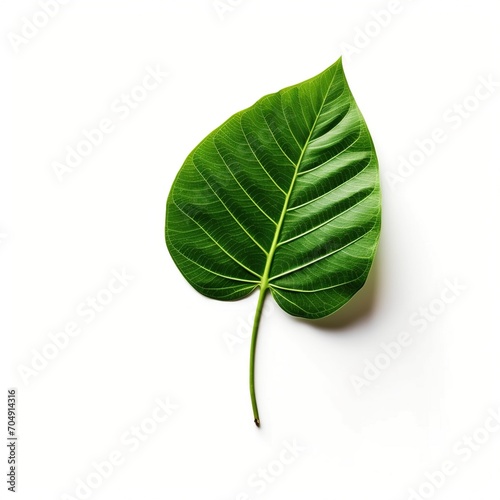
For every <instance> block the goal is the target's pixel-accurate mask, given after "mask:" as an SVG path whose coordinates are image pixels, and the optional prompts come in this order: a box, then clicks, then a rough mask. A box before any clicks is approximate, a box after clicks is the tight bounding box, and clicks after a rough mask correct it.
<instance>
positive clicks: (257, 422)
mask: <svg viewBox="0 0 500 500" xmlns="http://www.w3.org/2000/svg"><path fill="white" fill-rule="evenodd" d="M266 292H267V284H266V285H261V287H260V293H259V300H258V302H257V309H256V311H255V318H254V321H253V329H252V343H251V346H250V398H251V399H252V409H253V416H254V422H255V425H256V426H257V427H260V418H259V409H258V407H257V398H256V397H255V347H256V346H257V334H258V331H259V324H260V317H261V316H262V308H263V307H264V300H265V298H266Z"/></svg>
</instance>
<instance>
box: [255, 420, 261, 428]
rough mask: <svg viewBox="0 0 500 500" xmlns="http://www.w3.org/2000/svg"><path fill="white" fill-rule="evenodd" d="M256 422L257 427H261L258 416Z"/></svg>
mask: <svg viewBox="0 0 500 500" xmlns="http://www.w3.org/2000/svg"><path fill="white" fill-rule="evenodd" d="M254 422H255V425H256V426H257V427H260V420H259V419H258V418H256V419H255V420H254Z"/></svg>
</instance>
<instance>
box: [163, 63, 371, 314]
mask: <svg viewBox="0 0 500 500" xmlns="http://www.w3.org/2000/svg"><path fill="white" fill-rule="evenodd" d="M193 193H195V194H196V199H193ZM189 219H191V222H188V221H189ZM193 224H194V226H197V227H194V226H193ZM183 231H186V232H187V234H188V238H184V236H183ZM379 232H380V188H379V181H378V162H377V158H376V153H375V148H374V145H373V142H372V140H371V137H370V134H369V131H368V128H367V127H366V124H365V122H364V119H363V117H362V115H361V113H360V112H359V109H358V107H357V105H356V102H355V100H354V97H353V96H352V93H351V92H350V89H349V86H348V84H347V81H346V79H345V75H344V72H343V68H342V63H341V60H339V61H337V62H336V63H335V64H333V65H332V66H331V67H330V68H328V69H327V70H325V71H324V72H323V73H321V74H320V75H318V76H316V77H314V78H311V79H309V80H307V81H305V82H303V83H301V84H297V85H294V86H291V87H288V88H286V89H283V90H281V91H279V92H277V93H275V94H271V95H268V96H265V97H263V98H262V99H260V100H259V101H257V102H256V103H255V104H254V105H253V106H252V107H250V108H247V109H246V110H243V111H240V112H239V113H236V114H235V115H233V116H232V117H231V118H230V119H229V120H227V121H226V122H225V123H224V124H222V125H221V126H220V127H219V128H218V129H216V130H215V131H214V132H212V133H211V134H209V135H208V136H207V137H206V138H205V139H204V140H203V141H202V142H201V143H200V144H199V145H198V146H197V147H196V148H195V149H194V150H193V152H192V153H191V154H190V155H189V156H188V159H187V160H186V162H185V163H184V165H183V167H182V168H181V170H180V172H179V174H178V176H177V178H176V180H175V181H174V185H173V187H172V190H171V192H170V194H169V198H168V200H167V219H166V241H167V246H168V248H169V250H170V252H171V254H172V257H173V258H174V261H175V262H176V264H177V266H178V267H179V269H180V270H181V272H182V273H183V274H184V276H185V277H186V279H187V280H188V281H189V282H190V283H191V284H192V285H193V286H194V287H195V288H196V289H197V290H198V291H200V292H201V293H203V294H204V295H207V296H209V297H212V298H216V299H219V300H233V299H234V298H242V297H244V296H246V295H248V294H249V293H251V292H252V291H253V290H254V289H255V287H256V286H257V285H260V286H261V287H269V288H270V290H271V294H272V295H273V297H274V299H275V300H276V302H277V303H278V304H279V305H280V307H281V308H282V309H284V310H285V311H287V312H288V313H290V314H292V315H296V316H302V317H307V318H319V317H322V316H325V315H328V314H331V313H332V312H334V311H335V310H337V309H338V308H339V307H341V306H342V305H343V304H344V303H345V302H347V301H348V300H349V299H350V298H351V297H352V296H353V295H354V294H355V293H356V292H357V291H358V290H359V288H361V287H362V286H363V284H364V282H365V280H366V277H367V275H368V272H369V269H370V267H371V263H372V261H373V257H374V254H375V251H376V247H377V243H378V237H379ZM217 249H218V251H217ZM197 266H198V267H197ZM214 273H216V274H214ZM215 276H217V277H215Z"/></svg>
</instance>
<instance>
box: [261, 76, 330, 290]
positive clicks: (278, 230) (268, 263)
mask: <svg viewBox="0 0 500 500" xmlns="http://www.w3.org/2000/svg"><path fill="white" fill-rule="evenodd" d="M336 73H337V72H335V74H336ZM334 79H335V75H333V77H332V79H331V80H330V84H329V85H328V88H327V89H326V92H325V97H324V98H323V102H322V103H321V106H320V108H319V110H318V112H317V114H316V118H315V119H314V123H313V124H312V127H311V130H310V132H309V136H308V137H307V139H306V142H305V144H304V147H303V148H302V151H301V152H300V157H299V159H298V161H297V163H296V164H295V172H294V173H293V178H292V182H291V183H290V188H289V189H288V193H287V194H286V198H285V203H284V204H283V210H282V211H281V215H280V218H279V221H278V224H277V226H276V231H275V233H274V239H273V242H272V244H271V248H270V249H269V254H268V256H267V260H266V266H265V268H264V273H263V274H262V278H261V281H260V293H261V294H264V293H265V290H266V289H267V288H268V286H269V272H270V271H271V265H272V263H273V257H274V254H275V253H276V249H277V248H278V240H279V237H280V234H281V228H282V227H283V222H284V221H285V216H286V213H287V210H288V205H289V204H290V198H291V195H292V191H293V188H294V186H295V181H296V180H297V176H298V172H299V168H300V165H301V163H302V160H303V158H304V155H305V153H306V150H307V148H308V146H309V143H310V142H311V137H312V135H313V133H314V130H315V128H316V125H317V123H318V120H319V117H320V116H321V112H322V111H323V108H324V106H325V102H326V99H327V97H328V94H329V92H330V88H331V86H332V83H333V80H334Z"/></svg>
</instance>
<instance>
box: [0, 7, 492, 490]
mask: <svg viewBox="0 0 500 500" xmlns="http://www.w3.org/2000/svg"><path fill="white" fill-rule="evenodd" d="M227 3H228V5H229V2H227ZM233 3H234V4H235V6H234V7H231V8H230V9H228V10H227V11H226V12H224V13H223V15H222V18H221V16H219V15H218V13H217V11H216V9H215V8H214V5H213V4H212V1H211V0H196V1H194V0H191V1H189V2H188V1H184V2H181V1H180V0H179V1H173V0H114V1H113V0H85V1H74V2H70V3H69V4H68V5H65V6H61V7H60V10H59V12H58V13H57V14H56V15H55V16H54V17H53V18H52V19H50V21H49V22H48V23H47V25H46V26H44V27H42V28H40V29H39V32H38V33H37V34H36V35H35V36H33V37H32V38H31V39H30V40H27V43H25V44H22V45H21V46H19V47H18V48H19V50H17V51H16V50H15V47H14V45H15V44H13V43H12V39H13V38H12V34H17V35H20V34H21V30H22V28H23V25H24V23H25V21H23V17H26V18H27V19H28V20H29V19H32V18H33V16H34V15H35V14H36V13H37V12H39V11H40V6H39V4H38V3H37V2H35V1H31V0H15V1H14V0H2V3H1V8H0V29H1V37H2V38H1V39H2V42H1V47H0V50H1V57H2V68H3V71H2V78H1V81H0V85H1V100H2V108H1V109H2V112H1V121H2V129H1V134H2V151H1V154H2V155H3V157H2V159H1V180H0V186H1V194H0V204H1V207H0V208H1V212H0V234H1V235H2V236H1V239H0V258H1V264H0V265H1V294H2V295H1V300H2V306H3V307H2V315H1V322H2V342H3V343H4V347H3V348H2V356H3V357H4V359H3V361H2V377H3V380H4V383H3V384H2V387H3V389H2V391H4V392H5V394H4V396H2V397H1V398H0V406H1V407H2V409H1V411H0V414H1V415H4V416H3V417H2V419H4V420H3V421H2V422H0V426H1V428H2V429H4V430H3V431H2V433H1V434H2V436H3V435H4V434H5V426H6V418H5V413H6V389H7V387H17V389H18V412H19V414H18V433H19V436H20V441H19V447H18V454H19V456H18V458H19V468H18V496H17V498H20V499H23V500H24V499H29V500H32V499H34V498H37V499H54V500H56V499H60V498H69V497H64V496H63V495H64V494H68V495H72V496H73V498H82V497H81V495H80V497H78V496H76V493H75V488H76V485H77V480H78V479H81V480H86V478H87V477H88V475H89V474H91V473H92V471H93V468H92V462H94V461H97V462H99V461H103V460H106V459H107V457H108V456H109V454H110V453H112V452H113V451H119V452H120V453H122V455H123V457H124V463H123V464H122V465H120V466H117V467H116V468H115V470H114V471H113V473H112V474H111V475H110V477H108V478H106V479H104V481H103V482H102V485H101V486H100V487H98V488H97V489H94V490H92V494H91V498H103V499H110V500H112V499H120V500H128V499H136V498H141V499H144V500H156V499H160V498H161V499H164V498H175V499H186V500H187V499H194V498H204V499H218V500H220V499H228V500H233V499H238V498H240V500H243V499H245V498H247V497H245V495H242V493H246V494H247V495H248V497H250V498H263V499H264V498H269V499H295V498H297V499H299V498H300V499H303V498H314V499H317V500H327V499H329V500H332V499H342V500H361V499H363V500H364V499H366V498H370V499H371V500H375V499H381V500H382V499H383V500H391V499H394V500H399V499H400V500H404V499H407V498H409V497H410V493H409V490H410V489H411V488H414V489H416V490H418V488H420V487H421V486H422V485H423V484H424V483H425V481H426V476H425V474H426V473H432V472H434V471H436V470H438V469H439V468H440V467H441V465H442V463H443V462H444V461H446V460H449V461H451V462H453V463H454V464H455V466H456V472H455V474H453V475H452V476H450V477H446V479H445V481H444V485H443V486H442V487H441V488H439V489H436V491H435V492H434V493H432V491H431V492H430V493H429V490H426V489H425V487H424V489H423V490H422V491H423V492H424V493H425V494H427V493H428V496H427V498H430V497H435V498H440V499H453V500H461V499H464V500H465V499H467V500H469V499H470V498H474V499H476V500H483V499H484V500H486V499H487V500H490V499H492V498H498V495H499V494H500V476H499V475H498V470H499V467H500V432H490V433H489V435H488V436H486V438H487V439H488V442H487V443H486V444H484V445H482V446H480V447H478V448H479V449H477V450H475V451H473V452H471V457H470V460H465V459H466V458H468V457H466V456H465V455H466V451H463V450H464V447H465V445H463V444H462V445H461V444H460V441H461V440H462V439H463V436H464V435H467V434H468V435H473V434H474V432H479V433H478V434H477V436H480V438H481V439H483V438H484V439H486V438H485V435H484V432H482V431H480V430H479V431H478V429H480V428H481V427H482V426H483V424H484V422H485V421H486V419H487V417H488V412H489V411H498V409H499V405H500V397H499V390H498V389H499V380H500V368H499V362H498V359H499V348H500V337H499V336H498V319H497V311H498V309H499V306H498V282H499V278H500V276H499V265H498V255H499V250H500V248H499V241H498V237H497V231H498V222H497V220H498V213H499V208H500V207H499V205H500V203H499V197H498V185H499V184H498V183H499V180H500V178H499V160H500V158H499V156H500V155H499V153H498V148H497V144H498V137H499V132H500V121H499V111H500V100H499V97H498V94H500V88H498V87H497V88H496V89H494V91H493V92H492V94H491V96H490V97H488V98H486V99H485V100H484V101H481V102H480V103H479V105H478V106H477V109H475V110H473V111H472V112H471V113H470V116H468V117H467V118H464V119H463V120H460V121H458V120H455V121H453V120H451V118H450V117H451V116H453V113H455V112H454V111H452V115H450V111H449V110H450V109H452V108H453V106H455V105H461V103H462V102H463V101H464V100H466V99H468V98H469V97H470V96H473V95H474V92H475V90H476V87H477V86H478V84H479V82H480V80H479V79H480V78H485V79H488V78H491V77H493V79H494V80H495V81H497V82H498V81H500V67H499V58H498V54H499V53H500V31H499V30H498V22H499V19H500V4H499V3H498V2H497V1H493V0H459V1H457V0H453V1H452V0H447V1H445V0H440V1H439V2H436V1H430V0H413V1H401V7H400V12H398V13H396V14H394V15H392V17H391V20H390V23H389V24H388V25H387V26H385V27H382V28H380V25H378V28H377V25H374V24H373V22H372V21H373V14H372V11H375V12H378V11H380V10H382V9H387V8H388V5H389V2H388V1H383V0H382V1H356V2H345V1H342V2H341V1H340V0H334V1H332V0H331V1H326V0H325V1H319V0H318V1H312V0H307V1H306V0H293V1H290V0H288V1H284V0H282V1H278V0H243V1H240V2H239V4H238V2H237V1H234V0H233ZM236 4H238V5H236ZM369 23H371V24H369ZM367 25H368V27H369V28H368V29H369V30H370V29H371V35H370V36H369V38H368V42H366V40H365V45H366V46H365V47H364V48H362V49H360V48H359V45H360V44H362V40H361V38H362V37H361V35H360V30H365V28H366V27H367ZM9 36H10V38H9ZM14 39H15V37H14ZM355 43H357V45H355ZM346 44H351V49H353V48H356V47H357V48H356V51H357V52H358V53H353V51H352V50H349V47H348V45H346ZM358 49H359V50H358ZM342 53H343V54H344V67H345V72H346V75H347V78H348V80H349V83H350V86H351V89H352V91H353V93H354V95H355V98H356V100H357V102H358V104H359V106H360V108H361V110H362V112H363V114H364V116H365V119H366V121H367V123H368V126H369V127H370V130H371V132H372V135H373V138H374V141H375V144H376V146H377V150H378V154H379V161H380V170H381V180H382V188H383V232H382V237H381V242H380V247H379V252H378V254H377V258H376V262H375V264H374V268H373V270H372V273H371V275H370V278H369V280H368V283H367V285H366V287H365V288H364V289H363V291H362V292H360V293H359V294H358V295H357V296H356V297H355V298H354V299H353V300H352V302H351V303H350V304H349V305H347V306H346V307H345V308H344V309H342V310H341V311H339V312H338V314H336V315H334V316H333V317H331V318H328V319H326V320H322V321H318V322H309V321H302V320H297V319H294V318H292V317H289V316H288V315H287V314H286V313H284V312H283V311H281V310H280V309H279V308H278V307H277V306H276V305H275V306H274V307H271V308H270V313H269V314H268V315H267V317H265V318H264V319H263V322H262V325H261V329H260V335H259V345H258V353H257V392H258V400H259V403H260V413H261V420H262V427H261V429H257V428H256V427H255V426H254V424H253V422H252V420H253V418H252V413H251V406H250V399H249V395H248V386H247V372H248V354H249V340H248V339H245V338H243V339H242V338H240V337H237V335H238V332H239V333H240V335H241V334H242V333H244V332H245V329H246V328H248V324H247V318H248V317H249V316H251V315H252V314H253V308H254V305H255V297H252V298H249V299H247V300H244V301H240V302H235V303H225V302H216V301H212V300H209V299H206V298H204V297H202V296H201V295H199V294H198V293H196V292H195V291H194V290H193V289H192V288H191V287H190V286H189V285H188V283H187V282H186V281H185V280H184V279H183V277H182V276H181V274H180V273H179V272H178V270H177V269H176V267H175V265H174V263H173V261H172V260H171V258H170V256H169V254H168V252H167V250H166V247H165V244H164V229H163V227H164V215H165V214H164V210H165V200H166V197H167V194H168V191H169V188H170V186H171V184H172V181H173V179H174V176H175V175H176V173H177V171H178V169H179V168H180V166H181V164H182V162H183V160H184V158H185V157H186V156H187V154H188V153H189V151H190V150H191V149H192V148H193V147H194V146H195V145H196V144H197V143H198V142H199V141H200V140H201V139H202V138H203V137H204V136H205V135H206V134H208V133H209V132H210V131H211V130H213V129H214V128H215V127H216V126H218V125H219V124H220V123H221V122H222V121H224V120H225V119H226V118H228V117H229V116H230V115H231V114H233V113H234V112H236V111H238V110H240V109H242V108H244V107H246V106H249V105H251V104H253V103H254V102H255V101H256V100H257V99H258V98H260V97H261V96H263V95H264V94H266V93H269V92H273V91H276V90H279V89H280V88H283V87H285V86H288V85H291V84H294V83H297V82H300V81H302V80H304V79H307V78H309V77H311V76H313V75H316V74H317V73H319V72H321V71H322V70H323V69H325V68H326V67H327V66H329V65H330V64H332V63H333V62H334V61H335V60H336V59H337V58H338V57H339V56H340V55H342ZM148 66H149V67H151V68H154V67H156V66H159V67H160V68H161V69H162V70H168V72H169V76H168V77H166V78H164V81H163V82H162V83H161V84H159V85H158V87H157V88H156V89H155V90H151V91H150V92H148V94H147V98H146V99H145V100H144V101H143V102H141V103H140V104H139V105H138V106H137V108H136V109H134V110H132V112H131V113H130V116H128V117H127V118H126V119H122V118H123V117H122V116H121V115H120V114H119V113H117V112H116V111H114V110H113V108H112V106H113V102H114V101H115V100H116V99H120V98H121V97H120V96H121V94H122V93H130V91H131V90H132V89H133V88H134V87H135V86H136V85H137V84H140V82H141V81H142V79H143V78H144V76H145V75H146V68H147V67H148ZM467 102H468V105H469V107H474V99H469V100H468V101H467ZM447 113H448V114H447ZM455 116H456V115H455ZM106 117H108V118H110V119H111V120H112V121H113V123H114V124H115V129H114V130H113V132H111V133H109V134H107V135H106V136H105V138H104V140H103V142H102V144H101V145H99V146H98V147H95V148H94V150H93V151H92V152H91V154H89V155H88V156H87V157H86V158H85V159H84V160H83V161H82V162H81V164H80V165H78V166H77V167H75V168H74V171H72V172H71V173H67V174H65V175H64V176H63V179H62V182H60V181H59V180H58V178H57V176H56V174H55V172H54V169H53V164H54V162H64V159H65V155H66V152H67V147H68V146H71V147H75V146H76V145H77V144H78V143H79V141H81V140H82V139H83V131H84V129H86V130H90V129H92V128H95V127H97V126H98V124H99V122H100V120H101V119H103V118H106ZM446 117H448V118H446ZM435 128H442V129H443V130H444V132H445V133H446V140H445V141H444V142H443V143H442V144H439V145H438V146H436V148H435V151H433V152H432V154H430V155H429V157H426V158H425V161H422V162H421V164H420V165H418V166H417V167H416V168H415V169H414V172H410V173H408V172H406V175H407V176H406V177H405V178H404V180H403V182H400V183H397V185H395V186H392V185H391V184H394V183H391V182H389V177H388V175H389V174H390V173H391V172H392V173H397V172H398V165H399V164H400V156H403V157H406V158H408V157H409V155H410V154H411V152H412V151H413V150H415V149H416V147H417V146H416V144H415V141H416V140H423V139H426V138H429V137H431V135H432V133H433V130H434V129H435ZM415 157H416V158H418V154H417V156H415ZM122 269H125V270H126V272H127V273H128V274H129V275H131V276H133V279H132V280H131V281H130V283H129V285H128V286H127V287H126V288H125V289H124V291H123V292H122V293H117V294H115V295H114V296H113V300H112V302H111V303H110V304H109V305H107V306H106V307H105V308H104V310H103V311H102V312H99V313H98V314H97V315H96V317H95V319H94V321H92V322H90V323H89V324H87V323H86V320H85V317H83V316H81V315H78V313H77V308H78V307H79V304H80V303H82V301H83V302H85V301H86V300H87V298H88V297H91V296H95V295H96V294H98V293H99V292H100V291H101V290H102V289H103V288H105V287H106V285H107V283H108V281H109V280H110V278H111V277H112V274H111V273H112V271H113V270H116V271H120V272H121V270H122ZM447 279H449V280H451V281H454V280H458V282H459V283H460V284H462V285H463V286H464V287H466V290H464V291H462V292H461V293H460V295H459V296H458V297H455V300H454V302H453V303H450V304H445V305H444V303H443V302H440V296H441V293H442V291H443V289H444V288H445V287H446V280H447ZM268 302H269V305H270V306H271V304H270V303H271V299H270V297H268ZM430 303H432V304H433V307H434V309H435V310H438V311H439V314H437V315H435V317H434V320H433V321H427V320H426V322H424V323H425V327H426V328H425V331H422V332H418V329H417V328H416V327H415V325H414V324H412V323H410V317H411V316H412V315H413V314H419V308H420V307H427V306H428V305H429V304H430ZM70 321H76V322H77V323H78V325H79V326H80V327H81V328H82V332H81V334H80V335H78V336H77V337H74V338H71V340H70V342H69V345H68V346H67V347H66V348H65V349H63V350H62V351H61V352H59V354H58V355H57V356H56V357H55V358H54V359H52V360H50V361H48V362H47V366H45V367H44V368H43V369H41V370H39V371H38V372H37V375H36V376H30V377H28V380H27V381H26V380H23V377H21V375H20V372H19V367H20V366H22V365H24V366H26V367H30V366H31V363H32V358H33V356H34V351H33V350H35V351H38V352H40V351H41V350H42V349H43V348H44V347H45V346H46V345H47V344H48V343H49V342H50V338H49V333H56V332H60V331H61V330H63V329H64V327H65V325H66V324H67V323H68V322H70ZM420 325H421V326H422V323H420ZM421 329H422V330H424V328H423V326H422V328H421ZM403 331H406V332H408V333H409V334H410V336H411V339H412V343H411V345H409V346H408V347H405V348H404V349H403V350H402V352H401V354H400V355H399V357H398V358H397V359H395V360H394V361H392V362H391V363H390V365H389V366H388V367H387V368H386V369H385V370H383V371H382V372H381V373H380V374H379V375H378V377H377V378H375V377H373V378H374V380H373V381H372V382H370V383H369V385H368V384H367V386H365V387H363V388H362V390H361V391H358V392H359V393H358V392H357V391H356V390H355V387H354V385H353V383H352V380H353V379H352V377H353V376H359V377H362V376H363V370H364V369H365V366H366V363H367V361H366V360H371V361H372V362H373V361H374V359H375V358H376V357H377V356H378V355H379V354H380V353H383V351H382V348H381V343H383V342H390V341H393V340H394V339H396V338H397V336H398V335H399V334H400V333H401V332H403ZM231 336H233V337H232V339H233V340H234V339H235V338H236V339H239V340H240V343H239V344H236V345H233V346H232V349H230V345H229V344H228V339H231ZM378 359H379V361H380V360H382V359H383V356H382V357H380V356H379V358H378ZM25 378H26V377H25ZM26 382H27V383H26ZM157 397H169V398H170V400H171V401H172V403H175V404H176V405H177V406H178V409H176V410H175V411H174V413H173V414H172V415H171V417H170V418H169V419H168V420H167V421H166V422H164V423H161V424H160V425H159V426H158V428H157V429H156V431H155V432H152V433H151V434H150V435H149V436H148V438H147V440H146V441H144V442H142V443H141V444H140V446H139V449H138V450H137V451H135V452H131V451H130V447H127V446H126V445H125V444H124V443H123V442H122V441H121V436H122V435H123V434H124V433H126V432H128V431H130V429H131V426H133V425H140V424H141V422H143V421H144V419H147V418H148V417H150V416H151V415H152V414H153V410H154V408H155V406H156V403H155V399H156V398H157ZM2 439H3V438H2ZM294 440H295V441H296V443H298V444H299V445H300V446H301V447H303V448H305V449H304V450H302V451H301V452H300V454H299V455H298V457H297V458H296V459H295V460H294V461H293V463H290V464H287V465H284V466H281V468H280V465H279V464H277V463H276V462H275V460H277V459H279V457H280V453H281V451H282V450H283V447H284V444H283V442H284V441H288V442H289V443H293V441H294ZM457 446H458V448H457ZM474 446H475V445H474ZM2 449H3V450H4V451H2V453H1V454H0V463H1V464H2V465H1V467H0V470H2V471H3V472H2V477H5V476H4V471H5V472H6V469H7V465H6V462H7V457H6V454H7V448H5V447H4V446H2ZM454 449H455V451H454ZM458 450H462V454H459V453H457V451H458ZM270 464H271V469H272V470H273V471H275V472H274V473H275V476H276V477H273V476H272V475H271V476H270V477H271V479H272V482H270V483H265V484H266V487H265V489H264V488H257V487H256V486H255V485H252V484H255V483H253V482H252V477H254V476H252V475H253V474H258V473H259V469H260V468H263V469H267V468H268V466H269V465H270ZM276 471H277V472H276ZM254 478H255V477H254ZM249 481H250V482H249ZM261 484H262V483H261ZM0 487H1V491H2V495H3V494H4V492H6V488H7V484H6V483H4V480H2V484H1V486H0ZM261 489H264V491H263V492H261ZM238 495H240V496H238ZM6 498H7V496H6ZM422 498H423V497H422Z"/></svg>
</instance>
